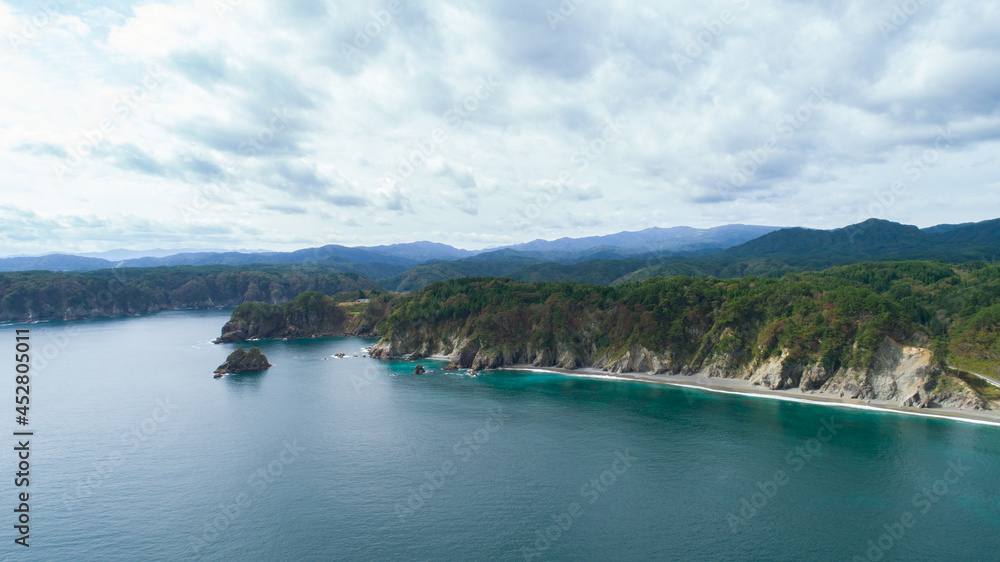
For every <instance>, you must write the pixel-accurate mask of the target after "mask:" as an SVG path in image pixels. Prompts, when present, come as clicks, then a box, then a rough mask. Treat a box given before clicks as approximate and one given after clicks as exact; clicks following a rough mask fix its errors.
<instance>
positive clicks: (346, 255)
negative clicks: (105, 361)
mask: <svg viewBox="0 0 1000 562" xmlns="http://www.w3.org/2000/svg"><path fill="white" fill-rule="evenodd" d="M253 263H277V264H295V263H299V264H321V263H385V264H389V265H398V266H403V267H409V266H413V265H416V264H417V263H419V262H418V261H417V260H411V259H407V258H402V257H398V256H391V255H388V254H380V253H376V252H371V251H368V250H364V249H361V248H349V247H347V246H339V245H336V244H330V245H327V246H321V247H319V248H306V249H303V250H296V251H294V252H258V253H252V254H244V253H241V252H223V253H212V252H198V253H190V254H175V255H172V256H167V257H163V258H152V257H147V258H137V259H133V260H125V261H122V262H121V263H120V264H119V267H157V266H163V265H247V264H253Z"/></svg>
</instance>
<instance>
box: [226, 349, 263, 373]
mask: <svg viewBox="0 0 1000 562" xmlns="http://www.w3.org/2000/svg"><path fill="white" fill-rule="evenodd" d="M271 366H272V365H271V364H270V363H268V361H267V357H265V356H264V354H263V353H261V352H260V350H259V349H257V348H256V347H251V348H250V351H244V350H243V348H242V347H241V348H238V349H237V350H236V351H234V352H232V353H230V354H229V357H227V358H226V362H225V363H223V364H222V365H219V368H218V369H216V370H215V373H216V375H222V374H226V373H245V372H248V371H263V370H264V369H267V368H269V367H271Z"/></svg>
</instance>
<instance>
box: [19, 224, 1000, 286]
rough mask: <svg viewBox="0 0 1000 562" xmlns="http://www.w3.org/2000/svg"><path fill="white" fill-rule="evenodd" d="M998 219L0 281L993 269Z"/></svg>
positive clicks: (328, 251)
mask: <svg viewBox="0 0 1000 562" xmlns="http://www.w3.org/2000/svg"><path fill="white" fill-rule="evenodd" d="M998 257H1000V219H996V220H990V221H984V222H980V223H967V224H959V225H939V226H935V227H931V228H926V229H920V228H918V227H915V226H909V225H903V224H899V223H894V222H889V221H885V220H879V219H871V220H868V221H865V222H863V223H860V224H855V225H850V226H847V227H844V228H839V229H833V230H815V229H807V228H783V229H775V228H773V227H762V226H746V225H730V226H726V227H718V228H713V229H704V230H699V229H694V228H687V227H677V228H666V229H664V228H656V229H647V230H643V231H638V232H622V233H618V234H612V235H608V236H595V237H587V238H563V239H559V240H553V241H543V240H536V241H533V242H529V243H526V244H518V245H514V246H509V247H504V248H496V249H489V250H481V251H471V250H462V249H458V248H454V247H452V246H448V245H445V244H438V243H432V242H413V243H409V244H393V245H386V246H362V247H347V246H340V245H334V244H331V245H326V246H321V247H318V248H306V249H302V250H297V251H294V252H252V253H248V252H188V253H180V254H173V255H168V256H161V257H154V256H145V257H140V258H132V259H127V260H122V261H118V262H112V261H109V260H103V259H100V258H94V257H83V256H74V255H59V254H52V255H47V256H40V257H16V258H6V259H2V260H0V271H14V270H18V271H27V270H50V271H68V270H72V271H87V270H102V269H116V270H126V269H130V268H156V267H171V266H202V267H205V266H238V267H242V268H248V267H250V268H253V267H258V268H259V267H264V266H275V267H293V268H297V269H299V270H323V271H328V272H331V273H350V274H356V275H361V276H364V277H367V278H369V279H372V280H375V281H377V282H378V284H379V285H381V287H383V288H385V289H387V290H389V291H395V292H408V291H414V290H419V289H421V288H423V287H425V286H427V285H428V284H430V283H434V282H438V281H445V280H448V279H456V278H462V277H509V278H511V279H514V280H517V281H523V282H540V281H575V282H579V283H587V284H595V285H617V284H621V283H626V282H631V281H639V280H642V279H648V278H651V277H670V276H675V275H687V276H693V277H717V278H734V277H742V276H747V275H756V276H760V277H778V276H781V275H784V274H786V273H790V272H797V271H810V270H811V271H815V270H821V269H825V268H829V267H833V266H839V265H848V264H853V263H859V262H865V261H906V260H938V261H943V262H950V263H962V262H969V261H976V260H982V261H996V260H997V258H998Z"/></svg>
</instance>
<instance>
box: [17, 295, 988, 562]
mask: <svg viewBox="0 0 1000 562" xmlns="http://www.w3.org/2000/svg"><path fill="white" fill-rule="evenodd" d="M229 314H230V311H228V310H211V311H173V312H164V313H160V314H155V315H149V316H141V317H127V318H116V319H100V320H87V321H75V322H45V323H36V324H30V325H13V324H9V325H4V326H0V348H6V350H5V351H4V353H2V354H0V355H2V356H3V357H4V358H5V360H4V362H3V363H2V368H3V369H4V372H6V373H7V375H6V376H5V377H4V379H3V380H4V381H5V383H4V384H3V385H2V387H0V403H6V404H7V406H6V411H3V412H2V413H0V416H2V417H3V418H5V419H3V424H4V425H5V426H6V428H7V436H6V437H5V438H4V440H3V441H4V442H3V446H2V452H0V466H2V467H3V468H2V470H3V472H4V473H5V474H4V475H3V477H2V478H0V480H2V484H0V513H2V514H3V515H0V528H3V529H4V532H3V533H2V540H3V542H4V544H3V545H2V546H0V559H6V560H74V561H76V560H102V561H103V560H188V559H196V560H296V561H299V560H601V561H606V560H629V561H632V560H684V561H687V560H796V561H798V560H872V561H876V560H948V561H958V560H969V561H987V560H1000V427H997V426H990V425H980V424H973V423H965V422H959V421H953V420H946V419H934V418H924V417H918V416H910V415H905V414H898V413H886V412H872V411H862V410H852V409H846V408H839V407H834V406H826V405H818V404H804V403H797V402H785V401H780V400H773V399H764V398H758V397H752V396H740V395H731V394H720V393H713V392H710V391H705V390H698V389H688V388H678V387H671V386H665V385H655V384H650V383H644V382H635V381H622V380H610V379H609V380H602V379H595V378H581V377H574V376H567V375H563V374H555V373H544V372H526V371H516V370H509V371H508V370H504V371H488V372H484V373H481V374H480V376H475V377H474V376H470V375H469V374H468V373H466V372H464V371H450V372H449V371H445V370H444V369H443V367H444V363H443V362H441V361H435V360H422V361H420V362H419V363H420V364H421V365H423V366H424V367H425V368H426V369H427V373H425V374H422V375H416V374H414V370H415V366H416V362H411V361H380V360H375V359H370V358H365V357H363V355H364V349H365V347H366V346H369V345H372V344H373V343H374V341H375V340H371V339H358V338H327V339H306V340H291V341H280V340H268V341H259V342H252V343H250V344H242V345H243V346H244V347H248V346H249V345H255V346H257V347H259V348H260V349H261V350H262V351H263V352H264V353H265V354H266V355H267V357H268V359H269V360H270V362H271V363H272V364H273V367H271V368H270V369H268V370H267V371H264V372H257V373H245V374H237V375H229V376H226V377H224V378H220V379H215V378H213V376H212V372H213V370H214V369H215V368H216V367H218V366H219V365H220V364H221V363H222V362H223V361H224V360H225V359H226V356H227V355H228V354H229V353H230V352H232V351H233V350H234V349H236V348H237V347H238V345H237V344H213V343H211V341H212V340H213V339H214V338H215V337H217V336H218V335H219V334H220V330H221V328H222V325H223V324H224V323H225V322H226V320H227V319H228V318H229ZM17 330H30V332H29V333H28V335H29V337H30V340H29V343H30V351H29V355H30V362H29V364H30V366H31V367H30V371H29V381H28V386H29V390H28V395H29V396H30V403H29V407H28V408H27V409H26V410H22V412H17V411H16V409H15V408H16V407H17V404H15V396H21V395H23V391H21V393H20V394H17V393H18V391H17V390H16V386H17V384H16V379H15V377H16V376H17V373H16V368H17V367H16V362H15V353H16V343H17V342H16V341H15V337H16V331H17ZM340 353H342V354H344V355H345V356H344V357H343V358H339V357H337V356H336V355H337V354H340ZM22 381H23V379H22ZM4 395H5V397H3V396H4ZM24 412H26V413H27V415H26V416H25V418H27V419H26V420H24V421H26V422H27V423H26V424H23V425H22V424H20V423H18V420H17V418H18V417H19V416H20V415H21V414H22V413H24ZM15 432H20V433H30V434H31V435H14V433H15ZM24 455H27V457H28V458H27V459H23V456H24ZM22 460H24V462H25V463H26V464H27V465H28V466H27V468H25V467H24V465H23V464H20V463H21V462H22ZM18 472H24V473H26V474H23V475H22V476H20V477H18V476H17V473H18ZM24 480H27V483H25V482H24ZM16 483H20V484H21V485H20V486H18V485H16ZM22 494H27V498H28V501H21V498H22V497H24V496H22ZM21 504H26V505H23V506H22V505H21ZM25 520H26V521H27V523H23V522H24V521H25ZM25 537H26V538H25ZM19 538H20V539H22V542H23V543H28V544H29V545H30V546H28V547H25V546H23V544H22V543H18V542H15V541H16V539H19Z"/></svg>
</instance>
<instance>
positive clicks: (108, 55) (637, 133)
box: [0, 0, 1000, 252]
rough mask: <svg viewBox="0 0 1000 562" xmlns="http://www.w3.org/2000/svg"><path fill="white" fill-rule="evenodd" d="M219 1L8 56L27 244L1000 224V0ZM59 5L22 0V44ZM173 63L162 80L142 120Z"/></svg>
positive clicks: (459, 239)
mask: <svg viewBox="0 0 1000 562" xmlns="http://www.w3.org/2000/svg"><path fill="white" fill-rule="evenodd" d="M218 4H219V3H217V2H204V1H201V0H180V1H178V2H171V3H166V2H155V1H154V2H145V3H108V4H106V5H102V6H90V5H86V4H79V5H78V4H75V3H72V2H67V3H59V15H58V17H54V18H50V21H48V23H46V25H45V26H43V28H41V29H39V30H37V31H38V32H37V33H36V34H34V35H33V36H32V37H30V38H28V37H20V39H19V41H20V42H19V43H18V48H17V49H16V50H15V49H8V50H5V51H3V52H2V53H0V80H2V81H3V83H4V84H5V88H4V89H2V90H0V104H3V107H4V108H5V119H4V123H3V125H2V126H0V158H2V161H0V166H3V169H4V171H5V180H6V183H7V185H10V186H29V185H30V186H31V187H32V190H31V192H30V193H29V192H27V191H24V190H17V189H13V188H12V189H10V192H9V194H8V193H5V203H6V204H8V205H12V206H14V207H16V208H18V209H22V210H27V209H38V211H37V213H36V214H35V215H24V216H21V217H20V218H18V219H17V222H16V223H15V224H18V225H20V230H19V234H15V233H13V232H11V233H10V236H19V237H22V238H24V239H23V240H15V239H14V238H13V237H8V238H7V239H5V242H6V243H7V244H8V245H9V247H10V248H12V250H11V251H12V252H17V251H19V249H28V248H40V247H43V246H44V247H46V248H47V249H50V250H58V249H61V248H63V247H68V246H73V245H76V246H81V245H91V246H93V245H100V244H105V243H106V244H107V245H108V247H120V246H126V245H130V244H133V243H134V242H133V241H134V236H135V235H139V236H141V237H142V239H143V240H149V241H150V243H151V244H152V245H158V246H164V245H168V243H171V242H174V243H177V244H178V245H181V246H186V247H191V246H197V245H199V244H201V243H202V242H204V245H212V246H215V247H226V246H228V247H265V246H269V245H273V246H275V247H277V246H282V245H283V244H286V243H287V244H297V245H301V244H302V241H304V240H312V239H315V240H316V241H317V243H326V242H331V241H334V242H335V241H337V240H338V239H340V238H339V237H343V240H357V241H360V242H361V243H370V244H378V243H391V242H401V241H408V240H411V239H416V238H426V236H425V233H426V232H428V222H433V223H434V230H433V231H434V232H435V233H438V234H439V236H440V238H439V240H440V241H443V242H449V243H453V244H457V245H463V244H473V243H476V244H478V243H482V244H486V243H489V244H500V243H504V242H512V243H513V242H521V241H525V240H529V239H532V238H537V237H542V236H545V237H550V238H551V237H561V236H583V235H592V234H606V233H608V232H612V231H617V230H625V229H640V228H645V227H650V226H674V225H680V224H688V225H691V226H715V225H718V224H724V223H730V222H741V223H757V224H792V223H798V224H802V225H804V226H812V227H835V226H842V225H844V224H847V223H850V222H854V221H856V220H857V219H859V218H861V217H862V215H863V214H864V213H866V212H869V211H868V210H869V209H872V208H875V207H874V206H873V205H872V201H878V193H879V192H880V190H885V189H888V188H889V186H891V185H893V184H894V182H900V181H902V182H905V190H903V191H902V192H901V193H902V194H901V195H900V196H899V197H898V198H897V199H896V202H895V203H893V204H892V205H890V206H883V207H881V208H879V210H878V213H879V214H880V217H881V218H889V219H893V220H900V221H904V222H912V223H917V224H921V225H924V226H928V225H930V224H934V223H936V222H967V221H970V220H981V219H986V218H994V217H992V216H991V213H992V214H995V210H990V209H989V208H987V206H984V205H980V204H977V203H976V201H977V197H980V195H978V192H977V191H976V190H982V189H983V186H988V185H992V184H993V183H995V179H991V178H995V177H997V176H998V175H1000V162H997V160H996V158H995V157H994V156H995V153H996V149H997V141H998V137H1000V77H998V76H997V75H996V74H997V73H996V72H994V69H995V68H997V67H998V66H1000V41H998V40H997V39H996V30H997V29H998V28H1000V11H998V10H996V9H995V8H994V7H993V6H992V4H990V3H988V2H985V1H977V2H959V1H958V0H945V1H942V2H937V3H924V4H921V7H920V8H919V10H917V11H916V12H915V13H913V14H910V15H908V16H907V17H906V18H905V21H899V20H898V19H897V20H896V21H893V20H892V6H891V5H885V4H878V3H874V4H873V3H868V2H862V1H860V0H848V1H846V2H839V3H822V2H796V1H791V0H780V1H778V2H773V3H760V2H744V1H742V0H710V1H707V2H703V3H684V4H677V3H673V4H665V3H662V2H652V1H639V2H625V1H624V0H613V1H611V2H607V3H599V2H583V3H575V2H562V1H561V0H541V1H539V0H506V1H501V0H489V1H487V2H471V1H469V0H426V1H421V2H406V1H404V2H402V3H400V9H399V10H397V11H395V13H390V12H389V11H388V7H389V6H390V4H389V2H387V1H382V0H371V1H367V2H353V3H351V2H346V1H342V0H334V1H330V2H322V3H317V2H309V1H305V0H301V1H300V0H296V1H292V2H283V3H261V2H243V3H239V4H238V5H229V4H227V3H223V4H224V5H226V6H228V7H231V8H232V9H230V10H218V9H217V8H218ZM18 6H20V5H18ZM33 13H34V12H32V9H31V8H25V7H15V5H14V4H13V3H2V2H0V23H2V24H3V26H4V28H5V29H8V30H15V31H14V32H15V33H16V32H17V30H18V29H20V25H21V24H22V23H23V17H29V18H30V16H31V15H32V14H33ZM886 22H889V24H890V25H886ZM21 39H23V41H21ZM345 46H346V47H349V49H347V50H346V51H345ZM345 53H348V54H346V55H345ZM149 68H162V69H163V73H162V80H161V81H160V82H158V83H157V87H156V88H154V89H151V90H148V91H146V94H147V95H146V96H144V97H143V98H142V100H140V101H135V102H129V104H127V107H128V112H127V113H126V114H125V115H122V114H120V113H119V107H120V106H119V105H118V104H120V103H121V100H122V99H123V96H126V97H125V98H124V99H126V100H128V99H129V98H128V96H129V95H131V93H132V92H135V91H136V90H135V88H137V87H141V84H142V79H143V75H144V73H145V72H147V69H149ZM486 86H488V88H486V89H484V87H486ZM817 91H821V92H825V94H823V95H822V96H819V97H817V94H816V92H817ZM107 119H112V120H113V121H114V124H115V127H114V130H113V131H111V132H108V133H106V134H104V135H103V138H102V139H101V140H100V142H99V143H96V144H97V145H98V147H97V148H95V149H91V148H89V146H88V145H86V141H87V138H88V135H91V136H93V132H94V131H95V130H98V129H99V127H100V126H101V123H102V122H103V121H104V120H107ZM609 121H615V122H617V123H619V124H620V129H621V132H620V134H619V135H617V136H615V137H614V138H606V135H605V134H604V132H605V130H606V128H607V123H608V122H609ZM942 139H944V140H942ZM81 143H83V144H81ZM81 146H82V147H83V149H84V150H82V152H84V153H86V154H85V158H82V161H81V163H79V164H78V165H74V166H71V167H70V170H69V171H68V172H67V173H63V174H57V173H54V172H53V167H54V166H55V165H56V164H59V163H65V162H66V161H67V160H69V159H71V158H75V157H76V155H77V154H78V153H80V152H81ZM414 151H420V153H421V155H422V156H421V158H420V162H419V165H418V166H415V169H414V171H413V172H412V173H411V174H406V175H405V177H403V175H401V174H400V173H399V165H400V160H401V159H402V158H406V157H407V156H409V155H412V154H413V153H414ZM914 162H916V163H917V164H919V169H920V173H919V174H913V173H907V170H912V166H914ZM973 164H977V165H973ZM561 177H563V178H564V180H561V179H560V178H561ZM563 181H564V183H563V184H560V182H563ZM558 185H561V187H559V188H558V189H554V190H553V186H558ZM548 192H551V193H555V194H556V195H555V196H554V197H552V198H551V199H550V198H548V197H547V196H543V195H544V193H548ZM942 192H947V193H951V194H953V195H954V196H952V197H948V198H942V197H941V196H940V193H942ZM536 208H537V210H538V212H537V213H535V212H534V211H532V214H531V216H530V217H529V216H528V214H527V210H528V209H536ZM816 209H824V212H823V213H817V212H816V211H815V210H816ZM345 214H349V217H345ZM402 215H407V216H408V220H397V219H398V217H399V216H402ZM95 216H101V217H106V219H105V220H101V221H94V220H93V218H94V217H95ZM237 216H238V218H234V217H237ZM72 217H80V218H81V220H83V221H84V222H81V223H77V222H74V221H73V220H71V218H72ZM330 217H339V218H336V219H335V220H332V221H331V219H330ZM413 217H420V218H421V220H420V221H417V220H410V219H412V218H413ZM567 217H569V218H572V220H568V219H567ZM371 224H379V225H380V227H379V228H378V229H375V230H371V231H370V232H359V230H360V229H359V225H371ZM220 225H223V226H224V225H229V226H228V227H223V226H220ZM365 236H368V237H370V238H366V239H364V240H362V239H361V238H364V237H365ZM46 237H48V238H46ZM95 249H97V250H101V249H106V248H100V247H97V248H95Z"/></svg>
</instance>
